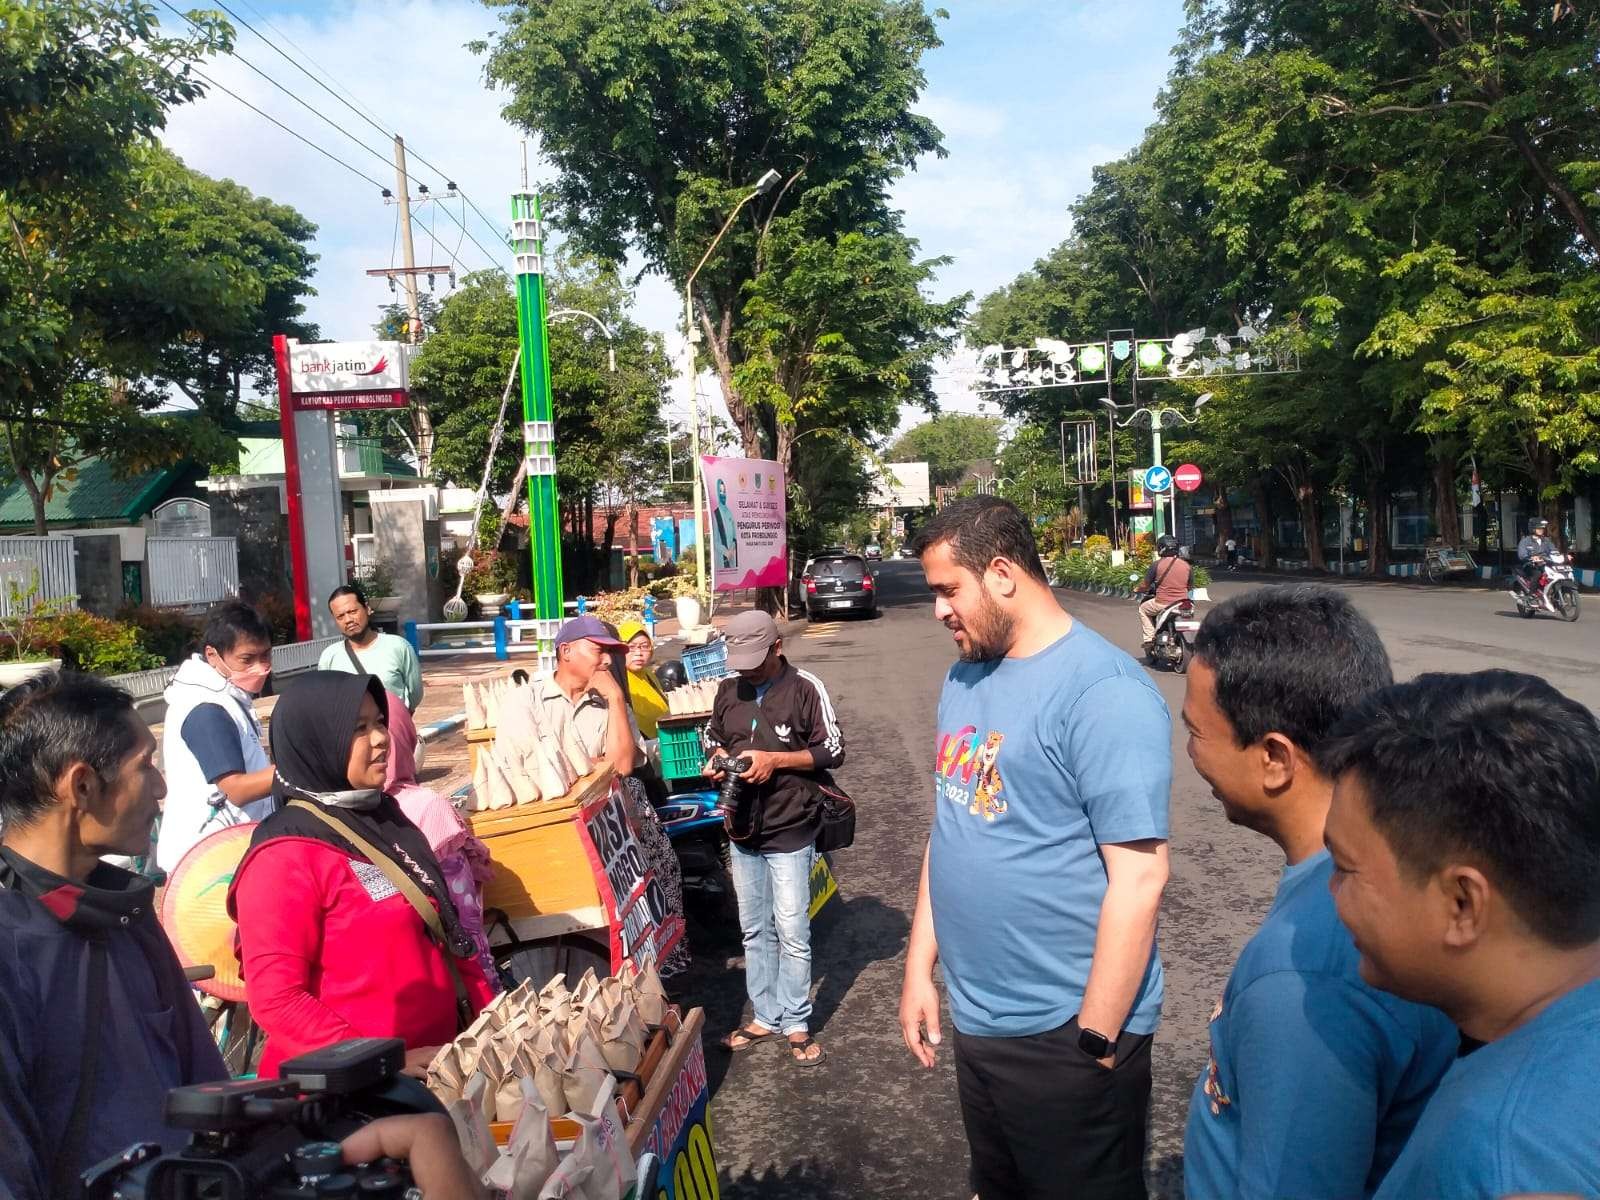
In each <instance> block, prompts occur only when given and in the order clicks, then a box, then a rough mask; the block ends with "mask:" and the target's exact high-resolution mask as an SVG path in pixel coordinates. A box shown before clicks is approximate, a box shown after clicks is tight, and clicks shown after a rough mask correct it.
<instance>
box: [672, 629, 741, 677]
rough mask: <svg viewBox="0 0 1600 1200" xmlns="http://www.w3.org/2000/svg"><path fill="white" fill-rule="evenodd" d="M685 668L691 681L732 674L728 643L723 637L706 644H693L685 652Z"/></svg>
mask: <svg viewBox="0 0 1600 1200" xmlns="http://www.w3.org/2000/svg"><path fill="white" fill-rule="evenodd" d="M683 669H684V671H685V672H686V673H687V674H688V676H689V682H690V683H699V682H700V681H701V680H702V679H721V678H723V677H724V676H725V675H730V674H732V672H731V671H729V670H728V643H727V642H726V641H725V640H723V639H722V638H718V639H717V640H716V641H714V642H707V643H706V644H705V645H704V646H691V647H689V648H688V649H687V650H685V651H684V652H683Z"/></svg>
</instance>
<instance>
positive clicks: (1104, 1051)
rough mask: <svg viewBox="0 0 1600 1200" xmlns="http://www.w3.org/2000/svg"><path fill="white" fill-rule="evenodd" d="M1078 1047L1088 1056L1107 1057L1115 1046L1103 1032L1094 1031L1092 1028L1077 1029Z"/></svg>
mask: <svg viewBox="0 0 1600 1200" xmlns="http://www.w3.org/2000/svg"><path fill="white" fill-rule="evenodd" d="M1078 1049H1079V1050H1082V1051H1083V1052H1084V1053H1085V1054H1087V1055H1088V1056H1089V1057H1090V1058H1109V1057H1110V1055H1111V1052H1112V1051H1113V1050H1115V1049H1116V1046H1115V1045H1113V1044H1112V1041H1111V1039H1110V1038H1108V1037H1106V1035H1105V1034H1103V1033H1096V1032H1095V1031H1094V1030H1093V1029H1079V1030H1078Z"/></svg>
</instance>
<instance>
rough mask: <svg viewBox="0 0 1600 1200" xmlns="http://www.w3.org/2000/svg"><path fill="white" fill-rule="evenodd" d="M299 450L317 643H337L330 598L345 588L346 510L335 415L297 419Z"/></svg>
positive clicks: (301, 415) (306, 415)
mask: <svg viewBox="0 0 1600 1200" xmlns="http://www.w3.org/2000/svg"><path fill="white" fill-rule="evenodd" d="M294 436H295V445H296V449H297V450H298V454H299V462H300V504H301V509H300V512H301V520H302V523H303V525H304V533H305V545H306V582H307V591H308V593H309V595H308V599H309V601H310V604H311V634H312V636H313V637H319V638H321V637H334V636H336V635H337V634H338V632H339V630H338V629H337V628H336V627H335V626H334V623H333V618H332V617H331V616H329V615H328V595H329V593H331V592H332V591H333V589H334V588H336V587H339V586H341V585H342V584H343V583H344V582H345V569H344V508H343V501H342V498H341V497H340V495H339V448H338V446H337V444H336V442H335V439H334V429H333V414H331V413H327V412H315V411H312V412H307V411H304V410H301V411H298V412H296V413H295V414H294Z"/></svg>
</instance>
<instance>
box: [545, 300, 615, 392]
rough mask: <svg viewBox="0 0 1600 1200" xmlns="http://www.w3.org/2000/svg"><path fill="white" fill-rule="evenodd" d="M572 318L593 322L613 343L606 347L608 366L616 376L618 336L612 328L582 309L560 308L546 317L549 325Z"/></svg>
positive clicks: (608, 340) (607, 339)
mask: <svg viewBox="0 0 1600 1200" xmlns="http://www.w3.org/2000/svg"><path fill="white" fill-rule="evenodd" d="M570 317H584V318H586V319H587V320H589V321H592V322H593V323H594V326H595V328H596V329H598V330H599V331H600V332H601V333H602V334H603V335H604V336H605V339H606V341H607V342H609V343H611V344H610V345H608V346H607V347H606V366H607V367H608V368H609V369H610V371H611V373H612V374H613V375H615V374H616V373H617V347H616V341H617V335H616V334H615V333H613V332H611V326H609V325H607V324H606V323H605V322H604V321H602V320H601V319H600V318H599V317H597V316H595V315H594V314H593V313H592V312H585V311H584V310H583V309H581V308H558V309H556V310H555V312H553V313H551V314H550V315H549V316H548V317H546V318H545V321H546V323H547V324H550V323H554V322H556V321H564V320H567V319H568V318H570Z"/></svg>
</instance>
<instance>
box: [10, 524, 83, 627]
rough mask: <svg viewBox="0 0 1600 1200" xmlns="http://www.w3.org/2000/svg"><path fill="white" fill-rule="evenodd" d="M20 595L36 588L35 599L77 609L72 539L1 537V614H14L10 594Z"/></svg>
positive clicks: (76, 572)
mask: <svg viewBox="0 0 1600 1200" xmlns="http://www.w3.org/2000/svg"><path fill="white" fill-rule="evenodd" d="M13 587H15V588H16V590H17V592H18V594H19V596H20V595H21V594H24V593H26V592H27V591H28V590H29V589H30V588H34V587H37V588H38V591H37V592H36V593H35V595H34V598H35V599H36V600H65V601H67V602H68V604H70V605H72V606H74V607H75V606H76V604H77V599H76V597H77V594H78V564H77V559H75V558H74V557H73V549H72V539H71V538H70V537H64V536H61V535H52V536H49V537H0V615H4V616H10V615H11V591H12V588H13Z"/></svg>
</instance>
